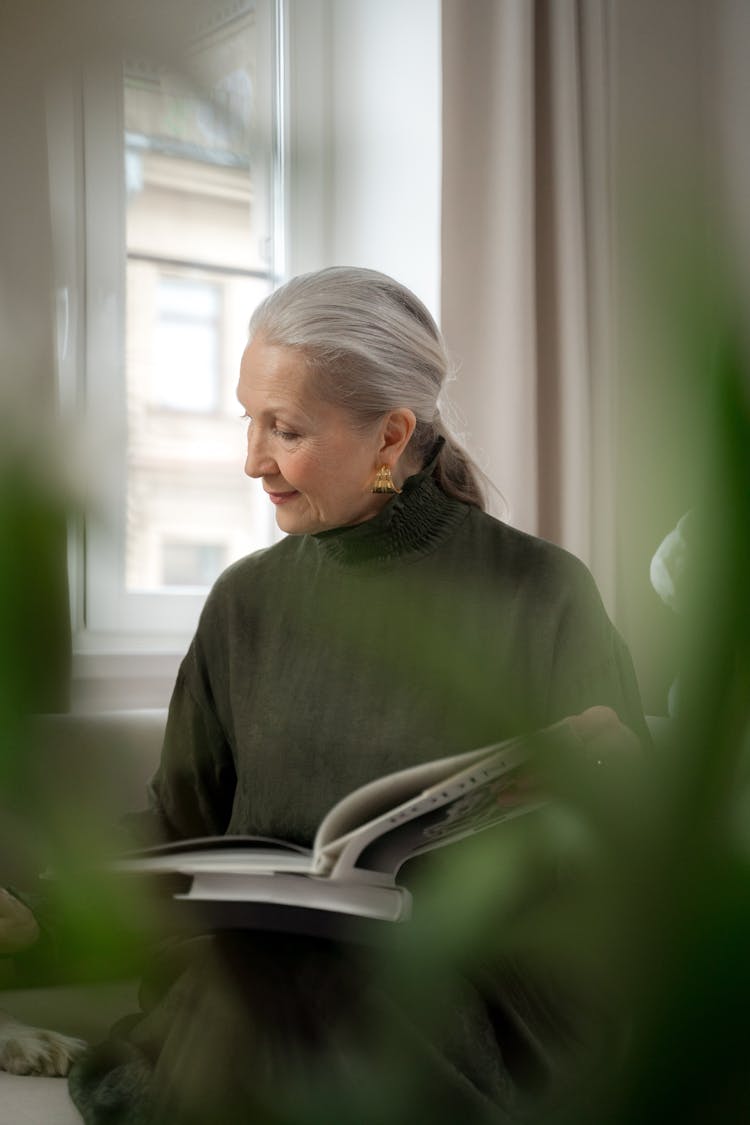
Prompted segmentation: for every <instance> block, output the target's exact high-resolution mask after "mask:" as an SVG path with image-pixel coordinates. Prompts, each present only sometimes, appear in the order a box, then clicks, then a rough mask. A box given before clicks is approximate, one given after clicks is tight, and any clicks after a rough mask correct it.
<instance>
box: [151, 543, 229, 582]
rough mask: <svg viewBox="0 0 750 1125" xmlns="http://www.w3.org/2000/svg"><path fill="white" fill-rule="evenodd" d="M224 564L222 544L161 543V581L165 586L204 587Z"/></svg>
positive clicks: (225, 559)
mask: <svg viewBox="0 0 750 1125" xmlns="http://www.w3.org/2000/svg"><path fill="white" fill-rule="evenodd" d="M226 562H227V549H226V547H225V545H224V544H223V543H164V544H162V582H163V584H164V585H165V586H208V585H210V584H211V583H212V582H213V581H214V579H215V578H216V577H217V576H218V575H219V574H220V572H221V571H222V570H223V568H224V567H225V566H226Z"/></svg>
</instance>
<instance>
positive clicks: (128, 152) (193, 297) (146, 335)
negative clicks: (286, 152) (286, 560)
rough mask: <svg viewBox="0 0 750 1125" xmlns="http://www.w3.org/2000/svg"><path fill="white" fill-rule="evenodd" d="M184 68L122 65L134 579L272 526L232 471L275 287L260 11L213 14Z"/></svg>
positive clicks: (252, 538)
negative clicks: (240, 399)
mask: <svg viewBox="0 0 750 1125" xmlns="http://www.w3.org/2000/svg"><path fill="white" fill-rule="evenodd" d="M189 69H190V81H188V78H187V77H186V75H177V74H173V73H170V72H169V71H167V70H165V69H164V68H162V67H159V66H156V65H150V64H147V63H144V62H135V63H133V62H130V63H128V64H127V66H126V68H125V76H124V138H123V143H124V148H125V178H126V191H127V215H126V246H127V302H126V325H127V329H126V332H127V336H126V368H127V371H126V380H127V410H128V419H127V421H128V452H127V521H126V538H127V542H126V587H127V589H129V590H139V591H149V590H164V589H165V587H180V586H183V587H184V586H195V585H198V586H200V585H208V584H210V582H211V581H213V578H214V577H215V576H216V573H215V572H216V570H217V567H220V566H224V565H226V564H227V563H228V562H230V561H232V559H233V558H236V557H238V556H239V555H242V554H245V553H247V552H248V551H251V550H254V549H256V548H257V547H260V546H265V545H267V544H268V543H269V542H271V541H272V539H273V534H274V533H273V524H272V521H271V520H270V518H269V517H268V514H267V513H266V512H265V510H264V509H260V506H259V505H256V504H255V503H254V497H253V496H252V495H251V493H250V489H251V485H250V482H248V481H247V480H246V479H245V478H244V476H243V473H242V464H243V428H242V426H241V425H240V423H239V422H238V421H237V418H238V415H239V413H240V410H239V407H238V405H237V402H236V399H235V386H236V382H237V371H238V367H239V360H240V356H241V354H242V349H243V347H244V343H245V339H246V334H247V323H248V320H249V318H250V315H251V313H252V311H253V308H254V307H255V305H256V304H257V303H258V301H260V300H261V299H262V298H263V297H264V296H265V295H266V294H267V293H268V292H269V291H270V288H271V269H270V265H269V261H268V257H267V255H268V252H269V248H270V224H269V214H270V207H269V204H268V194H269V191H268V184H269V182H270V178H271V177H270V162H271V153H270V151H263V150H261V149H260V148H259V147H258V145H257V143H256V142H255V140H254V137H255V136H256V135H258V134H259V133H260V132H261V130H259V129H258V125H257V121H256V110H257V106H256V102H257V100H258V93H259V92H258V89H257V82H258V80H259V74H260V70H261V68H260V67H259V66H258V59H257V37H256V25H255V14H254V12H253V11H252V10H251V9H249V8H248V6H247V5H245V6H244V9H243V14H242V16H241V17H239V18H237V17H236V16H233V15H232V14H231V13H229V11H228V14H227V20H226V22H225V23H224V24H220V25H217V24H216V23H214V25H213V26H212V29H211V32H210V34H208V35H205V36H204V37H203V38H202V39H201V40H200V42H199V43H198V44H197V46H196V50H195V54H194V57H193V58H192V59H191V61H190V67H189ZM219 489H220V490H221V499H220V501H219V500H218V498H217V495H216V491H214V490H219ZM261 512H262V514H261ZM219 518H221V520H222V521H225V522H224V524H223V531H222V529H221V528H220V527H219V526H218V521H219ZM207 536H208V537H209V538H207ZM209 539H210V541H209ZM219 544H220V545H221V546H220V548H219V546H217V545H219ZM212 552H213V553H212ZM179 559H181V560H182V561H178V560H179ZM217 560H219V561H218V562H217ZM180 575H183V577H184V579H185V580H184V581H183V580H181V579H180V577H179V576H180Z"/></svg>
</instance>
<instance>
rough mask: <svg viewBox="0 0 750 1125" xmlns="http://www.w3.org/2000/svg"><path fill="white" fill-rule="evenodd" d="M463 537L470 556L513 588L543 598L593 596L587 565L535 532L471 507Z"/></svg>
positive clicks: (594, 590) (594, 591) (594, 587)
mask: <svg viewBox="0 0 750 1125" xmlns="http://www.w3.org/2000/svg"><path fill="white" fill-rule="evenodd" d="M463 536H464V537H465V539H466V548H467V552H468V555H469V557H470V558H474V559H476V560H477V561H478V564H479V565H481V566H482V567H483V568H486V567H489V568H490V569H491V572H492V573H493V574H494V575H495V576H497V577H498V578H500V579H501V580H502V581H504V582H508V583H510V584H512V585H513V586H514V587H515V588H517V589H525V590H528V591H529V593H532V594H533V595H534V596H535V597H539V598H542V599H543V600H544V601H548V600H549V599H553V600H557V599H559V598H565V597H571V596H593V597H594V598H595V599H597V600H598V598H599V595H598V591H597V589H596V584H595V582H594V579H593V577H592V576H591V573H590V571H589V569H588V567H587V566H586V565H585V563H583V562H582V561H581V560H580V559H579V558H577V557H576V556H575V555H573V554H571V552H570V551H566V550H565V549H564V548H563V547H559V546H558V545H557V544H555V543H551V542H549V541H548V540H546V539H541V538H539V537H538V536H536V535H531V534H529V533H528V532H525V531H520V530H519V529H518V528H515V527H511V525H510V524H507V523H505V522H504V521H503V520H500V519H496V518H495V517H494V516H491V515H489V514H488V513H487V512H482V511H480V510H479V509H478V508H472V510H471V512H470V515H469V518H468V519H467V520H466V521H465V524H464V528H463Z"/></svg>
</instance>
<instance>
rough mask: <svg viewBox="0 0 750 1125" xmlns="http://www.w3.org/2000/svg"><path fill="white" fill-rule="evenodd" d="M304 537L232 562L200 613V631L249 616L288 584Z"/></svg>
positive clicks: (297, 537)
mask: <svg viewBox="0 0 750 1125" xmlns="http://www.w3.org/2000/svg"><path fill="white" fill-rule="evenodd" d="M303 539H304V536H291V535H290V536H287V537H286V538H284V539H282V540H281V541H280V542H278V543H275V544H274V545H273V546H272V547H264V548H263V549H262V550H260V551H254V552H253V553H252V554H250V555H245V556H244V557H243V558H241V559H238V560H237V561H236V562H233V563H231V564H230V566H228V567H227V568H226V570H224V571H222V573H221V574H220V575H219V577H218V578H217V579H216V581H215V582H214V584H213V586H212V587H211V590H210V591H209V594H208V596H207V598H206V602H205V605H204V607H203V612H202V613H201V619H200V626H199V629H200V630H201V631H205V630H206V629H207V628H209V627H211V626H212V625H217V624H219V623H221V622H223V621H224V620H225V619H226V618H233V617H235V615H236V614H237V613H246V612H248V611H250V610H251V609H252V607H253V606H260V605H262V604H263V603H264V602H266V601H267V600H268V599H269V598H270V597H272V594H273V590H274V588H276V587H278V586H279V585H280V584H282V583H288V582H289V579H290V573H291V572H292V571H293V570H294V569H295V567H296V566H297V565H298V564H299V561H300V559H299V556H300V549H301V547H302V542H301V541H302V540H303Z"/></svg>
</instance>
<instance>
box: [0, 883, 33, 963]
mask: <svg viewBox="0 0 750 1125" xmlns="http://www.w3.org/2000/svg"><path fill="white" fill-rule="evenodd" d="M38 937H39V925H38V923H37V920H36V918H35V917H34V915H33V914H32V913H31V911H30V910H29V908H28V906H25V905H24V904H23V903H22V902H20V901H19V900H18V899H17V898H16V897H15V896H14V895H12V894H11V893H10V891H6V890H5V888H4V887H0V954H5V955H7V954H10V953H20V952H21V951H22V950H24V949H28V948H29V946H30V945H33V944H34V942H35V941H36V940H37V938H38Z"/></svg>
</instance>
